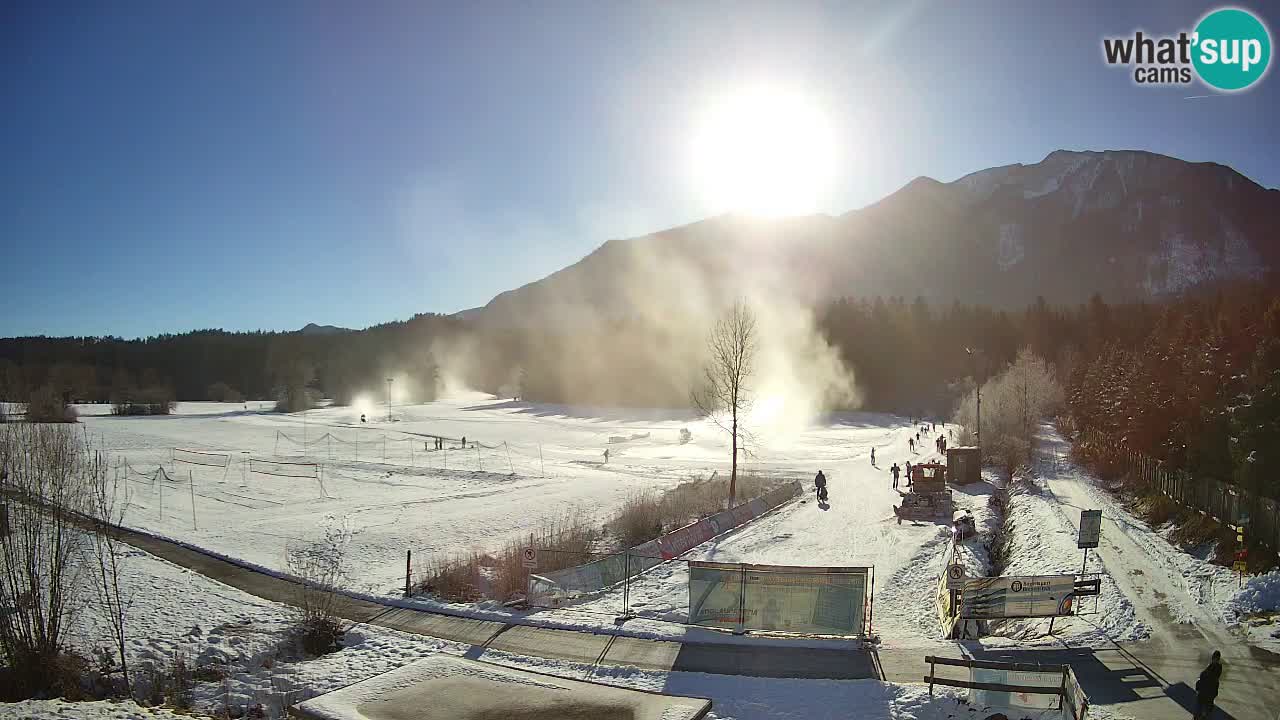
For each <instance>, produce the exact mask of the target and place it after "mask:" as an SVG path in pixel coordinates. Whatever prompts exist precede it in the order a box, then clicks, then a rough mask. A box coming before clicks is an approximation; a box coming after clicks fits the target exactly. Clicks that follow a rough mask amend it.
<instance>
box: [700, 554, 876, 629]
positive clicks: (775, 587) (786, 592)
mask: <svg viewBox="0 0 1280 720" xmlns="http://www.w3.org/2000/svg"><path fill="white" fill-rule="evenodd" d="M873 578H874V569H873V568H871V567H802V566H794V565H747V564H739V563H717V562H699V561H690V562H689V623H690V624H693V625H706V626H709V627H719V628H727V629H733V630H747V629H750V630H765V631H772V632H788V633H801V634H808V635H866V634H869V632H870V619H871V599H870V598H871V588H872V587H873V585H874V580H873Z"/></svg>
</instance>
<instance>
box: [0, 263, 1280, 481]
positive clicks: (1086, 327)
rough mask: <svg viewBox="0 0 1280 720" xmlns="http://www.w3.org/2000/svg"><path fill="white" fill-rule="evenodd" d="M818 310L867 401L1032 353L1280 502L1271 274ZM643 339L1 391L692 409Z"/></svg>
mask: <svg viewBox="0 0 1280 720" xmlns="http://www.w3.org/2000/svg"><path fill="white" fill-rule="evenodd" d="M816 318H817V322H816V325H817V328H818V331H819V332H820V333H821V334H822V335H823V336H825V338H826V340H827V342H828V343H830V344H831V346H832V347H833V348H835V349H836V350H837V352H838V353H839V354H840V356H841V357H842V359H843V360H844V362H845V365H846V367H848V368H849V369H850V370H851V371H852V373H853V375H854V378H855V382H856V385H857V387H858V390H859V392H860V395H861V399H860V400H861V404H860V407H861V408H863V409H873V410H883V411H891V412H898V413H903V414H911V415H919V416H934V417H945V416H949V415H950V414H951V412H952V411H953V409H954V408H955V407H956V404H957V400H958V399H959V398H960V397H961V396H963V395H966V394H968V393H971V392H972V389H973V379H974V378H975V377H976V378H980V379H987V378H990V377H992V376H994V375H996V374H997V373H999V372H1000V371H1001V370H1002V369H1003V368H1005V367H1007V366H1008V365H1009V364H1010V363H1011V362H1012V361H1013V360H1014V359H1015V357H1016V356H1017V355H1018V353H1019V351H1020V350H1023V349H1024V348H1026V349H1029V350H1030V351H1031V352H1033V353H1034V354H1035V355H1037V356H1039V357H1040V358H1043V359H1044V360H1045V361H1047V363H1048V364H1049V365H1050V366H1051V367H1052V368H1053V369H1054V371H1055V373H1056V376H1057V377H1058V378H1059V380H1060V382H1061V383H1062V384H1063V386H1064V387H1063V390H1064V394H1065V399H1066V402H1065V413H1066V415H1067V416H1068V418H1069V422H1070V423H1071V425H1072V427H1075V428H1077V429H1080V430H1083V431H1094V432H1101V433H1105V434H1107V435H1108V436H1110V437H1114V438H1118V439H1121V440H1123V442H1124V443H1125V445H1126V446H1127V447H1129V448H1131V449H1133V450H1134V451H1136V452H1140V453H1142V454H1144V455H1147V456H1150V457H1153V458H1156V459H1158V460H1161V461H1163V462H1164V463H1165V466H1166V467H1168V468H1170V469H1184V470H1188V471H1191V472H1193V473H1194V474H1196V475H1202V476H1206V477H1214V478H1217V479H1219V480H1222V481H1224V482H1230V483H1233V484H1236V485H1239V486H1241V487H1245V488H1248V489H1250V490H1252V491H1255V492H1258V493H1261V494H1264V495H1268V496H1271V497H1280V480H1277V472H1276V470H1277V469H1280V468H1278V467H1277V466H1278V465H1280V458H1278V457H1277V456H1278V455H1280V292H1278V291H1277V289H1276V287H1275V286H1274V285H1273V284H1271V283H1269V282H1262V281H1259V282H1247V283H1239V282H1238V283H1234V284H1232V285H1230V286H1222V287H1218V288H1215V289H1209V290H1202V291H1199V292H1196V293H1192V294H1187V295H1183V296H1180V297H1177V298H1171V299H1168V300H1165V301H1160V302H1148V303H1126V304H1109V303H1107V302H1106V301H1105V300H1104V299H1102V298H1101V297H1099V296H1094V297H1093V298H1092V299H1091V300H1090V301H1089V302H1088V303H1085V304H1082V305H1079V306H1074V307H1056V306H1051V305H1049V304H1047V303H1045V302H1044V301H1043V300H1039V301H1037V302H1036V303H1034V304H1032V305H1030V306H1029V307H1027V308H1025V309H1024V310H1022V311H1021V312H1008V311H1002V310H996V309H992V308H988V307H981V306H972V305H965V304H961V303H953V304H951V305H945V306H941V307H938V306H936V305H931V304H930V303H928V302H927V301H925V300H924V299H923V298H917V299H914V300H907V299H904V298H897V297H895V298H870V299H853V298H842V299H839V300H836V301H833V302H829V303H826V304H825V305H824V306H822V307H821V308H819V310H818V311H817V313H816ZM584 335H585V336H584ZM637 336H640V337H642V338H645V339H646V340H648V341H650V342H652V343H654V344H658V345H660V344H661V343H663V342H667V341H669V339H666V338H663V337H660V336H659V335H658V334H657V333H656V332H655V331H654V329H653V328H650V327H645V326H641V325H636V324H632V323H628V322H626V321H619V322H617V323H615V324H612V325H608V326H605V327H603V328H593V329H591V330H590V334H589V335H586V332H585V331H584V332H576V333H575V332H569V331H563V330H562V331H561V332H560V333H558V334H557V333H552V332H547V331H545V330H540V331H538V332H533V331H525V332H522V331H520V330H517V329H511V328H502V329H492V328H483V327H480V326H478V325H476V324H475V323H473V322H472V321H469V320H467V319H465V318H463V317H459V316H446V315H431V314H423V315H418V316H415V317H414V318H412V319H410V320H408V321H403V322H392V323H387V324H384V325H378V326H374V327H371V328H368V329H366V330H361V331H335V332H325V333H315V334H311V333H303V332H284V333H282V332H224V331H220V330H198V331H194V332H189V333H184V334H179V335H161V336H155V337H149V338H145V339H138V340H124V339H121V338H114V337H99V338H90V337H84V338H45V337H35V338H9V339H3V340H0V397H2V398H3V399H4V400H6V401H8V402H25V401H26V400H28V399H29V398H31V397H32V393H36V392H38V391H42V390H44V391H52V392H54V393H59V394H62V395H63V396H65V397H67V398H69V399H71V400H73V401H77V402H113V401H117V400H119V399H120V397H121V396H122V395H126V394H129V393H134V394H137V393H143V392H145V391H147V390H148V389H155V388H160V389H163V390H164V391H165V393H167V395H168V396H170V397H171V398H172V399H173V400H177V401H183V400H208V399H217V400H232V401H235V400H239V399H242V398H243V399H253V400H281V399H282V398H287V397H288V396H290V395H291V389H292V390H293V391H296V390H297V389H298V388H305V389H306V391H307V392H306V393H305V395H306V396H307V397H313V398H314V397H331V398H333V399H334V400H335V401H336V402H339V403H343V402H349V401H350V400H351V398H352V396H353V395H354V394H356V393H359V392H368V393H374V394H375V395H374V396H375V397H380V395H378V394H377V393H380V392H381V389H382V387H383V386H382V384H381V383H382V381H383V378H384V377H385V376H387V375H388V374H389V373H395V374H397V376H398V377H407V378H408V379H409V381H410V382H409V383H407V385H406V387H410V386H411V387H412V388H413V390H412V392H410V393H409V394H408V395H407V396H405V399H412V400H429V399H431V398H432V397H434V396H435V394H436V392H437V391H438V389H439V388H440V386H441V383H443V382H446V381H447V380H452V381H456V382H459V383H463V384H465V385H467V386H470V387H474V388H478V389H483V390H487V391H489V392H494V393H498V394H501V395H512V396H516V395H518V396H520V397H521V399H523V400H527V401H530V402H550V403H577V404H618V405H648V406H653V405H662V406H670V407H679V406H685V405H687V402H688V386H687V384H686V383H685V382H684V380H685V379H684V378H671V377H667V376H665V374H664V373H658V372H656V371H652V372H648V373H647V372H646V368H645V367H644V365H643V362H640V361H638V360H637V359H636V358H635V357H633V356H628V355H627V353H625V351H623V350H621V349H615V348H625V347H627V346H628V344H627V343H623V342H619V338H622V337H626V338H629V339H630V340H631V341H632V342H634V340H635V338H636V337H637ZM459 348H466V352H465V354H460V351H459ZM557 348H559V349H561V350H562V351H563V353H564V354H569V353H576V352H580V351H581V349H582V348H590V349H591V354H592V355H593V357H594V360H595V361H594V362H593V363H592V364H591V366H590V369H589V370H587V371H583V373H582V376H581V377H580V378H578V382H573V381H568V380H566V379H565V375H564V373H563V372H562V371H561V370H560V369H559V368H556V367H552V365H553V364H555V363H556V362H557V357H558V353H557V352H556V350H557ZM967 348H968V349H973V350H975V351H976V352H974V353H972V354H970V353H968V352H966V349H967ZM535 350H536V351H535ZM691 370H696V368H691ZM660 375H661V376H660ZM446 376H448V377H446ZM165 393H162V394H165ZM292 394H296V392H294V393H292ZM300 404H305V400H303V401H299V403H294V404H289V405H288V406H289V407H295V408H296V407H297V406H299V405H300ZM836 409H839V408H836Z"/></svg>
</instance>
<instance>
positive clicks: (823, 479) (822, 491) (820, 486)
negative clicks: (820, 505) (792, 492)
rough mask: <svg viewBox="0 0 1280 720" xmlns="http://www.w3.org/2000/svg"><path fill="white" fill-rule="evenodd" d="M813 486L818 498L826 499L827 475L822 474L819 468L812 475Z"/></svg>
mask: <svg viewBox="0 0 1280 720" xmlns="http://www.w3.org/2000/svg"><path fill="white" fill-rule="evenodd" d="M813 486H814V487H815V488H817V490H818V499H819V500H826V499H827V476H826V475H823V474H822V471H821V470H819V471H818V474H817V475H815V476H814V478H813Z"/></svg>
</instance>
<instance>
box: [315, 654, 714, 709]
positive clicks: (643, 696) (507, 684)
mask: <svg viewBox="0 0 1280 720" xmlns="http://www.w3.org/2000/svg"><path fill="white" fill-rule="evenodd" d="M710 709H711V701H710V700H706V699H703V698H691V697H682V696H674V695H663V694H660V693H651V692H642V691H639V690H627V689H623V688H617V687H612V686H609V685H600V684H598V683H591V682H583V681H580V680H568V679H565V678H561V677H555V676H552V675H544V674H541V673H535V672H530V671H528V670H518V669H516V668H510V667H505V666H503V665H495V664H493V663H487V662H482V661H478V660H469V659H466V658H460V657H455V656H452V655H433V656H431V657H428V658H426V659H424V660H420V661H418V662H416V663H412V664H410V665H406V666H404V667H402V668H399V669H396V670H392V671H391V672H389V673H385V674H382V675H379V676H377V677H373V678H370V679H368V680H365V681H364V682H359V683H356V684H354V685H349V686H347V687H345V688H343V689H341V690H336V691H334V692H331V693H328V694H326V695H321V696H319V697H315V698H312V699H310V700H307V701H306V702H304V703H301V704H299V705H297V706H295V707H294V708H293V711H292V712H293V714H294V715H296V716H300V717H302V718H307V719H308V720H499V719H502V720H578V719H582V720H586V719H587V718H591V719H592V720H698V719H699V718H702V717H704V716H705V715H706V714H707V711H709V710H710Z"/></svg>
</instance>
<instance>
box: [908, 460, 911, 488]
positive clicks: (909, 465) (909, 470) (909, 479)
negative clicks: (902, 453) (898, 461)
mask: <svg viewBox="0 0 1280 720" xmlns="http://www.w3.org/2000/svg"><path fill="white" fill-rule="evenodd" d="M907 487H911V461H910V460H908V461H907Z"/></svg>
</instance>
